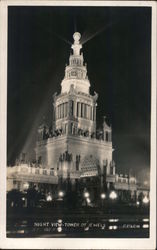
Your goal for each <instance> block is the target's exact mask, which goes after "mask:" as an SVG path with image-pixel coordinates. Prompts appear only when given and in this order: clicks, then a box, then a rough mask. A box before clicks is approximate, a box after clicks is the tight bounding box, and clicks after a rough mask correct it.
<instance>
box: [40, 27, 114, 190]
mask: <svg viewBox="0 0 157 250" xmlns="http://www.w3.org/2000/svg"><path fill="white" fill-rule="evenodd" d="M73 38H74V42H73V44H72V46H71V48H72V54H71V55H70V58H69V65H67V66H66V68H65V76H64V79H63V80H62V82H61V93H60V94H58V95H57V93H55V94H54V95H53V121H52V129H50V128H48V127H47V126H46V124H43V125H42V126H40V127H39V130H38V142H37V146H36V157H37V160H38V161H41V162H42V164H43V165H44V166H45V168H47V169H51V170H52V171H54V176H56V178H57V182H58V183H63V184H64V183H65V185H66V183H67V182H68V181H69V182H70V183H71V184H72V187H73V188H75V187H76V185H77V183H78V180H80V179H82V180H85V181H86V179H88V177H91V178H93V177H96V176H99V177H100V179H99V180H100V182H99V185H100V186H101V187H105V186H106V188H109V187H111V186H112V185H113V183H114V182H115V178H116V175H115V164H114V162H113V160H112V152H113V148H112V139H111V127H109V126H108V125H107V124H106V121H105V119H104V123H103V129H102V130H101V131H100V130H99V131H97V130H96V107H97V98H98V94H97V93H96V92H94V95H91V94H90V81H89V80H88V75H87V67H86V64H85V63H84V58H83V53H82V52H81V49H82V45H81V43H80V38H81V35H80V33H78V32H76V33H74V35H73Z"/></svg>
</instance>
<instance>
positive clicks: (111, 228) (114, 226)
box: [109, 225, 118, 230]
mask: <svg viewBox="0 0 157 250" xmlns="http://www.w3.org/2000/svg"><path fill="white" fill-rule="evenodd" d="M117 228H118V227H117V226H116V225H113V226H109V230H116V229H117Z"/></svg>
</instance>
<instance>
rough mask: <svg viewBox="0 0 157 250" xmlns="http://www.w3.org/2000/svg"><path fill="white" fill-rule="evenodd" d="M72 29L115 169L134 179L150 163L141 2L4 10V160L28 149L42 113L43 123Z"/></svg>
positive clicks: (147, 40)
mask: <svg viewBox="0 0 157 250" xmlns="http://www.w3.org/2000/svg"><path fill="white" fill-rule="evenodd" d="M75 31H78V32H80V33H81V35H82V39H81V41H82V43H83V50H82V51H83V54H84V60H85V62H87V70H88V77H89V80H90V82H91V94H93V92H94V90H95V91H96V92H97V93H98V94H99V98H98V107H97V121H98V124H97V125H98V128H99V127H101V122H102V117H103V116H104V115H106V116H107V120H108V123H109V124H112V130H113V147H114V149H115V151H114V153H113V157H114V160H115V162H116V166H117V172H119V173H120V172H122V173H129V169H131V172H132V173H133V174H136V175H140V176H141V177H142V176H143V175H146V174H147V173H148V172H149V167H150V109H151V106H150V102H151V96H150V92H151V74H150V72H151V8H149V7H28V6H27V7H17V6H16V7H9V8H8V104H7V105H8V122H7V124H8V125H7V126H8V134H7V140H8V150H7V154H8V156H7V157H8V158H7V159H8V164H9V165H13V164H14V161H15V159H16V157H18V155H19V154H20V152H22V151H23V152H24V151H28V152H29V153H30V152H31V154H32V153H33V150H32V145H34V142H35V140H36V131H37V128H38V126H39V125H40V124H41V123H42V121H43V117H45V119H46V121H47V123H48V124H49V125H50V123H51V119H52V103H53V102H52V95H53V94H54V92H57V93H59V92H60V83H61V80H62V79H63V77H64V70H65V64H67V63H68V60H69V55H70V51H71V48H70V47H71V43H72V42H73V38H72V35H73V33H74V32H75ZM31 154H30V155H31ZM28 155H29V154H28ZM29 157H31V156H29Z"/></svg>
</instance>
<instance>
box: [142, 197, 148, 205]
mask: <svg viewBox="0 0 157 250" xmlns="http://www.w3.org/2000/svg"><path fill="white" fill-rule="evenodd" d="M142 201H143V203H144V204H147V203H148V202H149V199H148V197H147V196H145V197H144V198H143V200H142Z"/></svg>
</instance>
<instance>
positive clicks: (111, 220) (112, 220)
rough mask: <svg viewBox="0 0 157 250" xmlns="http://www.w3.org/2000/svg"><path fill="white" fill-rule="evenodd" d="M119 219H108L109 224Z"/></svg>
mask: <svg viewBox="0 0 157 250" xmlns="http://www.w3.org/2000/svg"><path fill="white" fill-rule="evenodd" d="M117 221H119V219H109V222H117Z"/></svg>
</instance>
